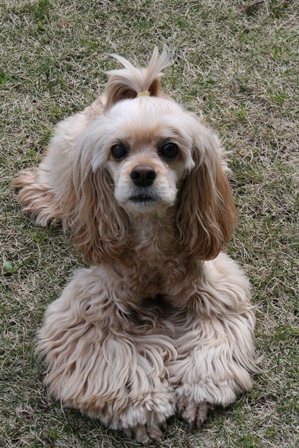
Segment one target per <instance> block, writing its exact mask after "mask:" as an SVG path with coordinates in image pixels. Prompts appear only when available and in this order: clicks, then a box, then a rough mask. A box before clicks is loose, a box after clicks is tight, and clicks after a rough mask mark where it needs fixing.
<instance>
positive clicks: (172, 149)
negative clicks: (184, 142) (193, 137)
mask: <svg viewBox="0 0 299 448" xmlns="http://www.w3.org/2000/svg"><path fill="white" fill-rule="evenodd" d="M178 152H179V148H178V145H176V144H175V143H171V142H170V143H165V145H163V146H162V147H161V148H160V149H159V155H160V156H161V157H164V158H165V159H175V158H176V156H177V155H178Z"/></svg>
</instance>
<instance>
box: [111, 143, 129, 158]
mask: <svg viewBox="0 0 299 448" xmlns="http://www.w3.org/2000/svg"><path fill="white" fill-rule="evenodd" d="M111 154H112V157H114V159H116V160H119V159H122V158H123V157H126V155H127V154H128V150H127V148H125V147H124V146H123V145H121V144H120V143H117V144H116V145H113V146H112V148H111Z"/></svg>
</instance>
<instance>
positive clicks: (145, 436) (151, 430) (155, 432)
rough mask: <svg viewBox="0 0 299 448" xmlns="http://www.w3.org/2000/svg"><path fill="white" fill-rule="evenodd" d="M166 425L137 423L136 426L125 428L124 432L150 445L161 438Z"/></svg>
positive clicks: (137, 440) (143, 443)
mask: <svg viewBox="0 0 299 448" xmlns="http://www.w3.org/2000/svg"><path fill="white" fill-rule="evenodd" d="M165 427H166V425H165V424H162V425H157V424H156V423H152V424H148V425H137V426H135V427H134V428H125V429H124V434H125V436H126V437H129V438H130V439H135V440H136V442H138V443H141V444H142V445H148V444H149V443H150V442H152V441H156V440H160V439H161V437H162V435H163V432H164V430H165Z"/></svg>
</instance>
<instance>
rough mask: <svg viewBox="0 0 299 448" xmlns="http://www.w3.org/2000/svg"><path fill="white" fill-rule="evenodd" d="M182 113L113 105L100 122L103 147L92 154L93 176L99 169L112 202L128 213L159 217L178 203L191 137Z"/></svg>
mask: <svg viewBox="0 0 299 448" xmlns="http://www.w3.org/2000/svg"><path fill="white" fill-rule="evenodd" d="M182 115H184V113H183V112H182V110H181V108H180V107H179V106H178V105H176V104H175V103H173V102H171V101H166V100H163V99H157V98H154V99H150V100H148V99H147V98H145V99H143V98H140V99H137V100H133V101H132V100H127V101H123V102H121V103H118V104H116V105H115V106H114V107H113V108H112V109H111V110H110V111H109V113H107V114H106V116H104V117H103V118H102V119H101V128H102V131H103V132H104V134H106V138H107V141H106V142H104V138H101V140H102V142H103V143H102V144H104V143H105V145H104V148H103V147H102V148H98V149H96V150H95V151H96V152H94V157H93V162H92V164H93V170H94V171H95V170H97V169H98V168H99V164H101V165H102V166H104V167H105V168H106V169H107V170H108V171H109V173H110V176H111V177H112V179H113V183H114V197H115V199H116V201H117V203H118V204H119V205H120V206H121V207H122V208H124V209H125V210H126V212H127V213H129V214H132V213H150V212H153V211H154V212H158V213H159V212H163V211H164V210H166V209H167V208H168V207H170V206H172V205H173V204H174V203H175V201H176V198H177V193H178V191H179V189H180V187H181V184H182V181H183V179H184V178H185V177H186V176H187V174H188V172H190V170H191V169H192V168H193V166H194V161H193V160H192V156H191V150H192V144H193V143H192V137H191V135H190V133H189V132H188V129H185V128H184V126H182Z"/></svg>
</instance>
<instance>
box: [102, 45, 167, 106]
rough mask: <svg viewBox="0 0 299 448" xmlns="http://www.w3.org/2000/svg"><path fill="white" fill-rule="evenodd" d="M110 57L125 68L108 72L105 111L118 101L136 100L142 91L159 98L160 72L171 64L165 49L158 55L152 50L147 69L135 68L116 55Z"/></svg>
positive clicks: (156, 51) (155, 50) (161, 74)
mask: <svg viewBox="0 0 299 448" xmlns="http://www.w3.org/2000/svg"><path fill="white" fill-rule="evenodd" d="M111 56H113V57H114V58H115V59H117V60H118V61H119V62H121V63H122V64H123V65H124V67H125V68H124V69H121V70H112V71H110V72H108V74H109V75H110V78H109V80H108V83H107V86H106V90H105V93H106V97H107V102H106V106H105V109H106V110H107V109H109V108H110V107H111V106H113V104H115V103H117V102H118V101H120V100H123V99H127V98H136V96H137V94H138V93H140V92H143V91H148V92H149V93H150V95H151V96H159V94H160V93H161V84H160V79H161V76H163V73H162V72H161V70H163V69H164V68H165V67H167V66H168V65H170V64H171V60H170V56H169V54H168V52H167V50H166V48H164V49H163V51H162V53H161V54H160V55H159V52H158V49H157V48H155V49H154V52H153V55H152V57H151V60H150V62H149V65H148V66H147V68H136V67H134V66H133V65H132V64H131V63H130V62H129V61H127V60H126V59H125V58H123V57H121V56H118V55H116V54H113V55H111Z"/></svg>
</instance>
